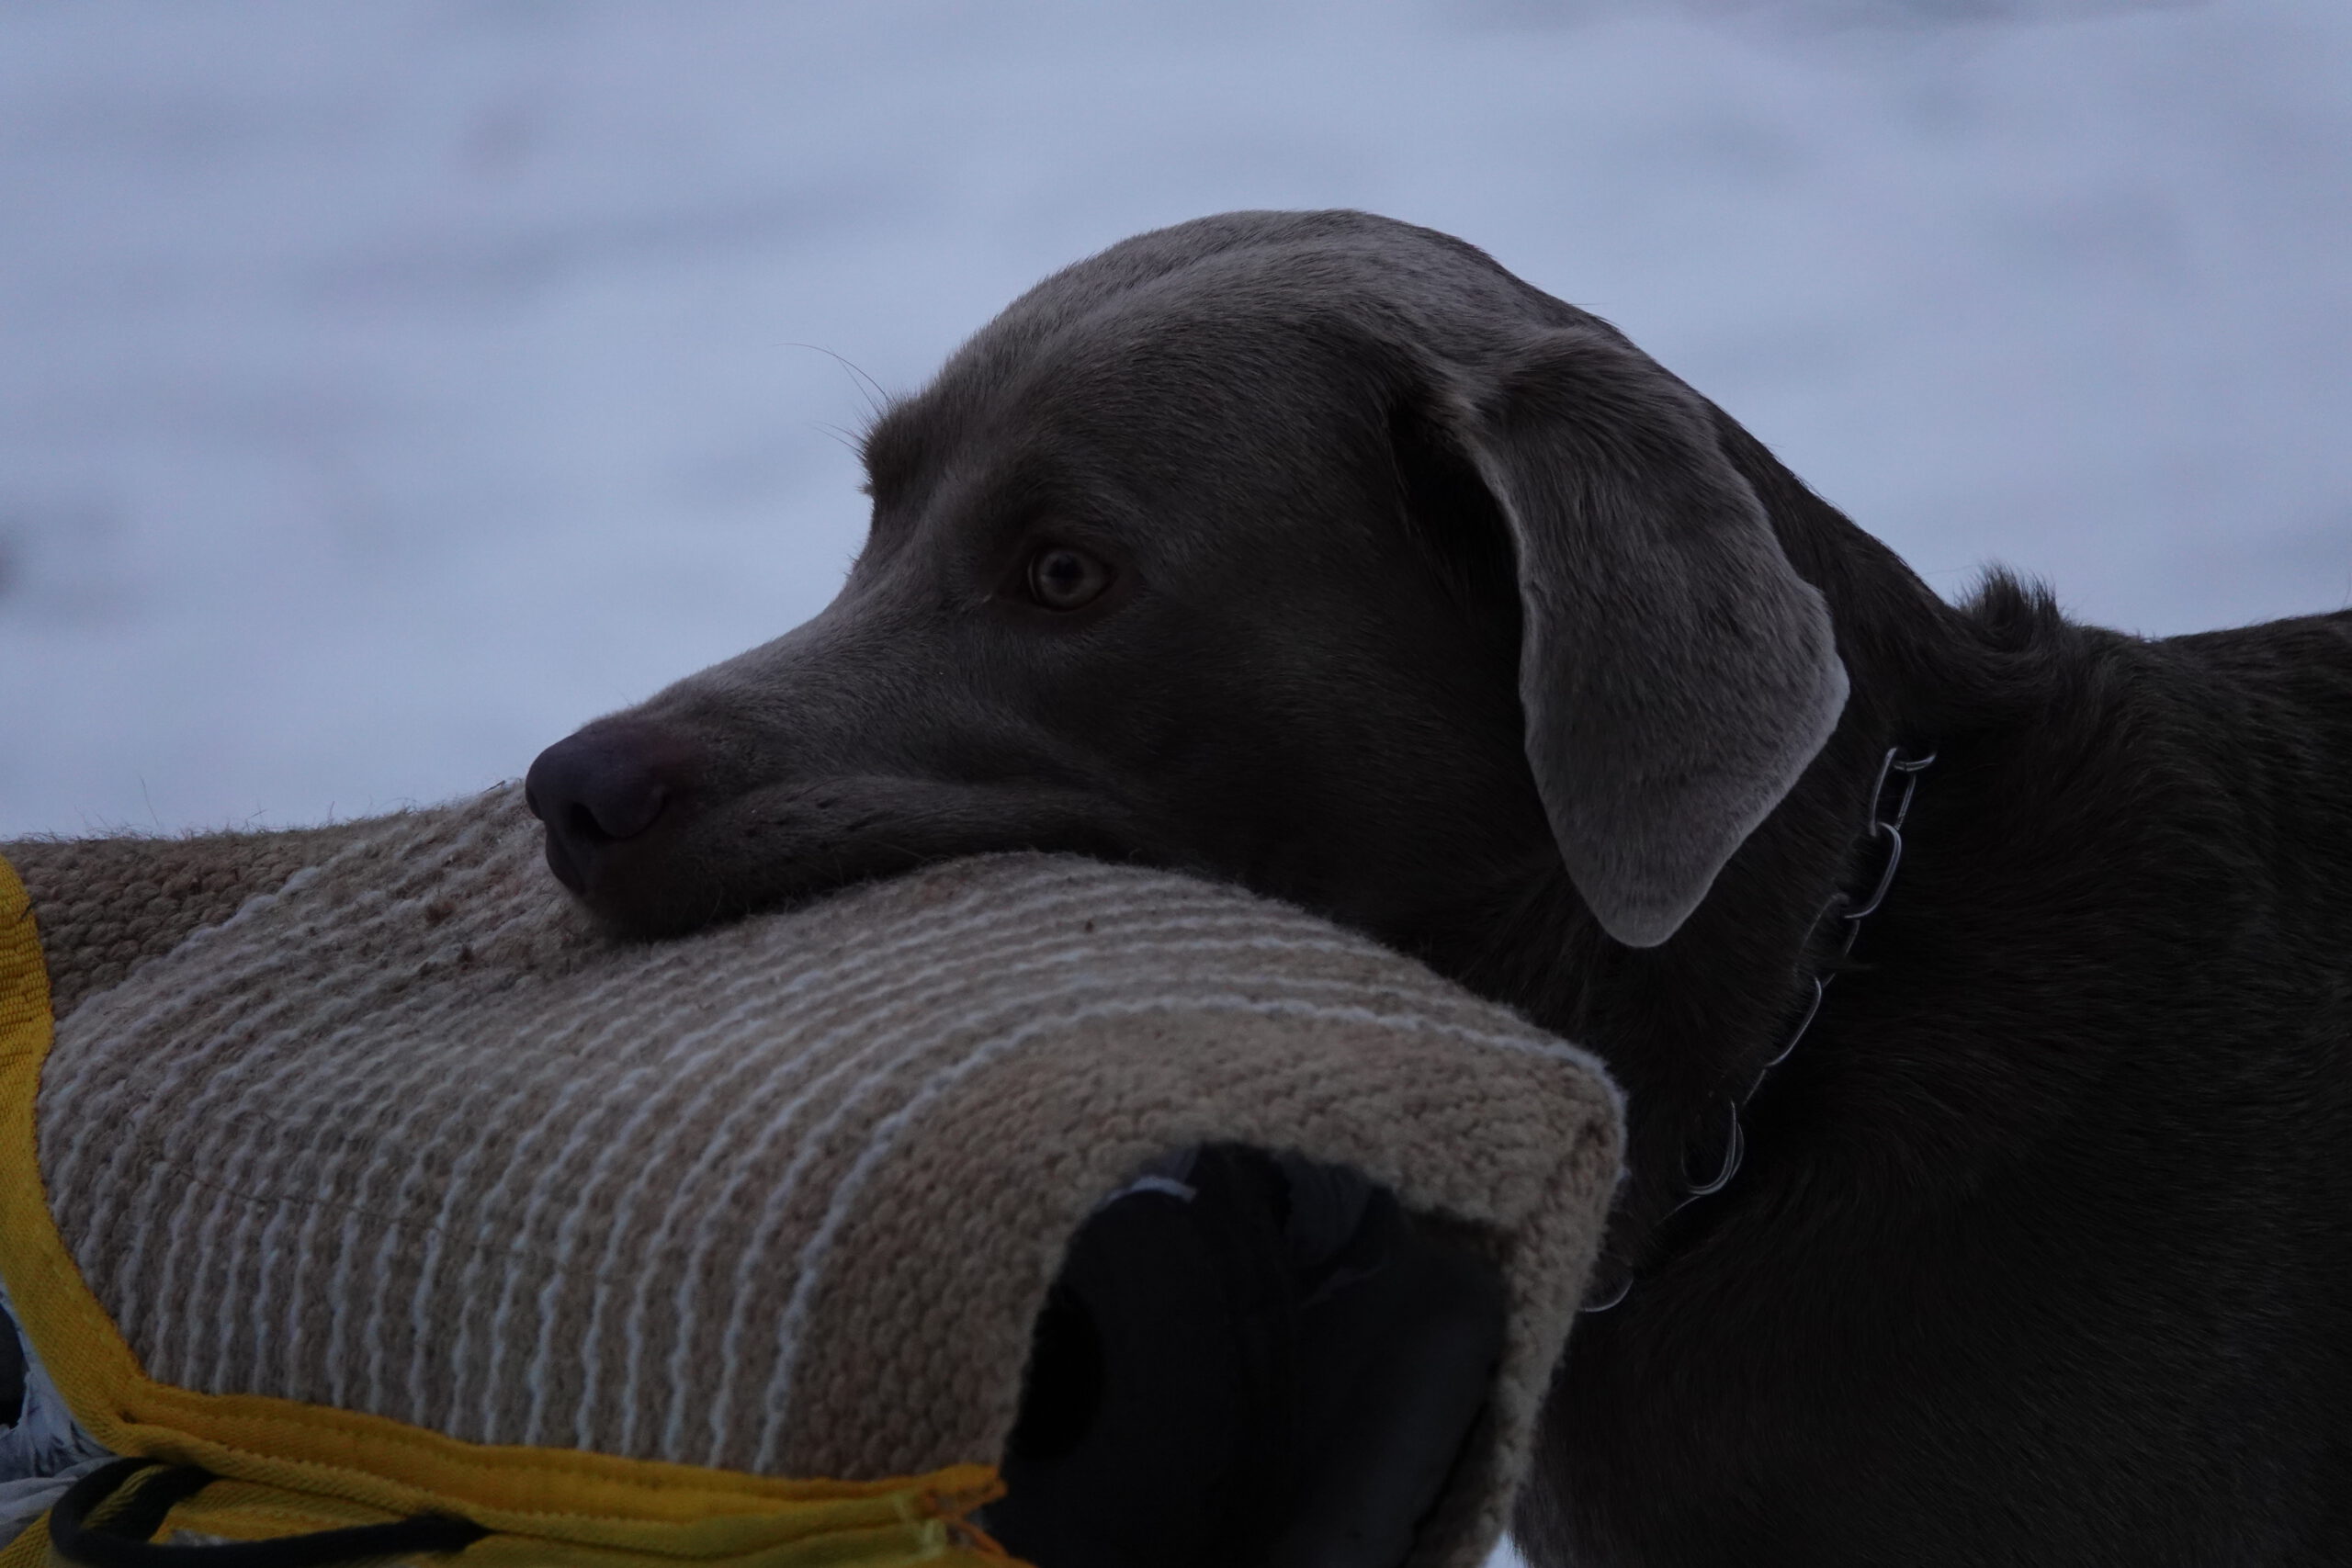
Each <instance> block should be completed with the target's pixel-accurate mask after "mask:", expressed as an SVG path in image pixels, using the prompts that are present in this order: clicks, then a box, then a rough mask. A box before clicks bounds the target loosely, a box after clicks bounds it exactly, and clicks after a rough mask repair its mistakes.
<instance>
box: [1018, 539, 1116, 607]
mask: <svg viewBox="0 0 2352 1568" xmlns="http://www.w3.org/2000/svg"><path fill="white" fill-rule="evenodd" d="M1110 586H1111V569H1110V568H1109V567H1107V566H1105V565H1103V563H1102V562H1101V561H1099V560H1096V559H1095V558H1093V557H1092V556H1090V555H1088V554H1087V553H1086V552H1085V551H1084V550H1073V549H1071V548H1070V547H1069V546H1067V545H1048V546H1046V547H1045V548H1044V549H1042V550H1039V551H1038V552H1037V553H1036V554H1035V556H1032V557H1031V558H1030V559H1029V596H1030V597H1031V598H1032V599H1035V601H1037V603H1038V604H1043V605H1044V606H1045V607H1046V609H1048V610H1076V609H1080V608H1083V607H1084V606H1086V605H1088V604H1092V603H1093V602H1094V601H1095V600H1097V599H1099V598H1101V597H1102V596H1103V590H1104V589H1106V588H1108V587H1110Z"/></svg>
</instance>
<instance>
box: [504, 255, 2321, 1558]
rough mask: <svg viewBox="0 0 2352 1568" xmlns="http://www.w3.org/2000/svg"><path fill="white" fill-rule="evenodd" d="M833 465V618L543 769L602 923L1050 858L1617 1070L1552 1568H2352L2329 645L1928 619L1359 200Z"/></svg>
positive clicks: (1487, 275)
mask: <svg viewBox="0 0 2352 1568" xmlns="http://www.w3.org/2000/svg"><path fill="white" fill-rule="evenodd" d="M864 456H865V464H866V468H867V471H868V474H869V476H870V483H869V485H868V487H867V488H868V491H869V493H870V494H871V497H872V501H873V521H872V530H871V534H870V536H869V538H868V540H867V543H866V545H865V549H864V551H863V553H862V554H861V555H860V556H859V558H858V559H857V561H856V563H855V565H854V568H853V569H852V570H851V571H850V573H849V576H848V579H847V581H846V583H845V585H844V586H843V588H842V591H841V593H840V596H839V597H838V598H837V599H836V600H835V601H834V602H833V603H832V604H831V606H830V607H828V608H827V609H826V610H824V611H823V612H822V613H821V614H820V615H818V616H817V617H816V618H815V619H813V620H811V621H809V622H808V623H807V624H806V625H804V626H800V627H799V628H798V629H797V630H795V631H792V632H790V633H789V634H787V635H786V636H784V637H780V638H778V639H777V640H776V641H775V642H772V643H769V644H767V645H766V646H764V647H762V648H759V649H754V650H752V651H751V652H749V653H746V654H744V655H742V656H741V657H740V658H737V659H734V660H729V661H728V662H726V663H722V664H720V665H718V666H716V667H715V668H713V669H710V670H708V671H704V672H702V673H701V674H698V675H695V676H693V677H691V678H689V679H687V680H685V681H683V682H679V683H678V684H676V685H674V686H673V687H671V688H670V689H668V690H667V691H664V692H662V693H661V694H659V695H657V696H655V697H653V698H652V699H651V700H650V701H648V702H646V703H645V704H643V705H640V706H638V707H635V708H632V709H629V710H628V711H626V712H623V713H620V714H617V715H615V716H610V717H607V718H605V719H601V720H598V721H597V722H595V723H594V724H591V725H589V726H588V727H587V728H584V729H582V731H580V732H579V733H578V734H576V735H574V736H572V737H571V738H570V739H566V740H563V741H560V742H559V743H558V744H557V745H555V746H554V747H552V748H550V749H549V750H548V751H547V752H545V753H544V754H542V755H541V756H540V758H539V759H538V761H537V762H536V763H535V764H534V766H533V767H532V769H531V771H530V774H529V778H528V780H527V786H528V790H529V795H530V798H531V801H532V803H533V806H534V808H535V809H536V810H537V813H538V814H539V816H540V817H541V818H544V820H545V822H546V824H547V840H548V859H549V862H550V864H551V865H552V867H553V869H554V870H555V872H556V874H558V875H559V876H560V877H561V878H562V880H563V881H564V882H565V883H566V884H568V885H569V886H571V888H573V889H574V890H575V891H576V892H577V894H578V895H579V897H581V898H582V900H584V901H585V903H586V904H587V906H588V907H589V908H591V909H592V910H593V911H594V913H595V914H596V915H597V916H598V918H599V919H602V920H603V921H605V923H606V924H607V925H609V926H610V927H611V928H612V929H613V930H614V931H616V932H619V933H623V934H627V935H632V936H641V937H655V936H660V935H663V934H666V933H672V932H677V931H687V930H691V929H693V928H695V927H696V926H699V925H702V924H704V923H706V922H708V921H712V920H717V919H726V918H729V917H731V916H735V915H739V914H741V913H743V912H745V911H749V910H753V909H758V908H763V907H767V906H771V905H775V904H777V903H781V902H786V901H789V900H792V899H796V898H799V897H806V896H808V895H811V894H814V893H817V892H820V891H821V890H825V889H829V888H831V887H834V886H840V885H842V884H843V883H846V882H850V881H853V880H855V879H859V878H865V877H870V876H876V875H881V874H888V873H891V872H894V871H898V870H900V869H903V868H906V867H909V866H912V865H915V864H918V863H923V862H926V861H930V860H933V859H936V858H939V857H944V856H951V855H959V854H965V853H969V852H980V851H991V850H1003V849H1012V848H1032V849H1040V850H1053V851H1070V852H1080V853H1083V854H1089V855H1096V856H1102V857H1106V858H1111V859H1115V860H1125V861H1135V862H1141V863H1151V864H1156V865H1161V866H1168V867H1174V868H1178V869H1181V870H1184V871H1189V872H1194V873H1198V874H1204V875H1207V876H1211V877H1217V878H1222V879H1227V880H1230V881H1238V882H1239V883H1241V884H1244V885H1246V886H1250V887H1251V888H1255V889H1258V890H1261V891H1262V892H1264V893H1267V894H1270V895H1272V896H1273V897H1278V898H1282V899H1286V900H1289V901H1291V902H1292V903H1295V904H1298V905H1303V906H1305V907H1306V908H1312V909H1316V910H1318V911H1321V912H1322V913H1324V914H1326V915H1328V916H1329V917H1331V918H1333V919H1337V920H1339V921H1341V922H1344V923H1346V924H1348V925H1351V926H1353V927H1356V928H1359V929H1361V930H1363V931H1367V932H1369V933H1371V934H1373V935H1374V936H1375V937H1377V938H1379V939H1380V940H1382V941H1383V942H1387V943H1388V944H1390V945H1392V946H1394V947H1396V948H1397V949H1399V950H1401V951H1403V952H1406V953H1412V954H1414V955H1416V956H1418V957H1419V958H1420V959H1422V960H1423V961H1425V962H1427V963H1428V964H1430V965H1432V966H1434V967H1435V968H1436V969H1438V970H1439V971H1441V972H1442V973H1444V974H1446V975H1448V976H1452V977H1453V978H1454V979H1456V980H1458V981H1460V982H1461V983H1463V984H1464V985H1465V986H1467V987H1471V988H1472V989H1474V990H1476V991H1479V992H1481V993H1484V994H1485V995H1487V996H1488V997H1492V998H1500V999H1501V1000H1503V1001H1505V1002H1507V1003H1509V1004H1510V1005H1512V1006H1514V1007H1516V1008H1517V1009H1519V1010H1521V1011H1522V1012H1524V1013H1525V1014H1526V1015H1527V1016H1528V1017H1530V1018H1532V1019H1533V1020H1535V1021H1538V1022H1540V1023H1542V1024H1544V1025H1545V1026H1547V1027H1549V1028H1551V1029H1553V1030H1555V1031H1557V1032H1559V1033H1561V1034H1563V1035H1566V1036H1567V1037H1569V1038H1572V1039H1574V1040H1577V1041H1578V1042H1579V1043H1583V1044H1584V1045H1586V1046H1588V1047H1589V1048H1590V1049H1592V1050H1594V1051H1595V1052H1596V1053H1598V1054H1599V1055H1600V1056H1601V1057H1602V1058H1603V1059H1604V1060H1605V1061H1606V1062H1607V1063H1608V1065H1609V1066H1610V1068H1611V1071H1612V1072H1613V1073H1614V1075H1615V1076H1616V1077H1617V1079H1618V1081H1619V1082H1620V1084H1621V1085H1622V1086H1623V1088H1624V1089H1625V1090H1626V1092H1627V1096H1628V1106H1629V1118H1630V1123H1629V1160H1628V1165H1629V1169H1628V1175H1627V1179H1626V1180H1625V1183H1624V1185H1623V1188H1622V1189H1621V1192H1620V1196H1619V1200H1618V1202H1617V1205H1616V1208H1615V1210H1614V1212H1613V1213H1612V1217H1611V1225H1610V1230H1609V1235H1608V1240H1607V1244H1606V1251H1605V1256H1604V1258H1603V1260H1602V1263H1601V1265H1600V1274H1601V1278H1600V1280H1599V1281H1598V1282H1597V1284H1596V1287H1595V1292H1594V1296H1593V1297H1592V1299H1591V1301H1590V1303H1589V1306H1588V1310H1587V1312H1586V1314H1584V1315H1583V1316H1582V1317H1581V1318H1580V1319H1579V1323H1578V1326H1577V1331H1576V1332H1575V1334H1574V1335H1573V1336H1572V1337H1571V1339H1570V1343H1569V1346H1568V1348H1567V1352H1566V1358H1565V1359H1564V1362H1563V1364H1562V1366H1561V1368H1560V1371H1559V1373H1558V1378H1557V1382H1556V1384H1555V1390H1554V1393H1553V1394H1552V1396H1551V1398H1550V1400H1549V1402H1548V1404H1547V1407H1546V1410H1545V1413H1544V1419H1543V1424H1542V1428H1541V1433H1540V1436H1539V1439H1538V1450H1537V1454H1536V1458H1535V1463H1534V1468H1533V1472H1532V1477H1531V1480H1530V1482H1529V1483H1528V1485H1527V1488H1526V1490H1525V1493H1524V1495H1523V1497H1522V1501H1521V1505H1520V1508H1519V1512H1518V1517H1517V1520H1516V1526H1515V1533H1516V1535H1517V1538H1518V1540H1519V1541H1520V1543H1521V1548H1522V1550H1523V1551H1525V1552H1526V1554H1527V1555H1528V1557H1529V1558H1530V1559H1531V1560H1532V1562H1536V1563H1539V1564H1569V1563H1576V1564H1591V1565H1611V1568H1617V1565H1623V1568H1636V1565H1638V1568H1663V1565H1668V1564H1674V1565H1700V1564H1740V1565H1743V1568H1767V1565H1771V1564H1791V1565H1795V1564H1804V1565H1807V1568H1826V1565H1833V1564H1857V1565H1859V1564H1889V1563H1902V1564H1955V1565H1957V1564H1970V1565H1977V1564H1987V1563H2029V1562H2030V1563H2064V1564H2094V1563H2116V1564H2131V1565H2133V1568H2149V1565H2154V1564H2165V1563H2177V1564H2199V1565H2210V1564H2222V1563H2230V1564H2266V1565H2268V1564H2313V1565H2316V1564H2323V1563H2325V1564H2337V1565H2340V1564H2343V1563H2346V1562H2352V615H2347V614H2344V613H2338V614H2334V615H2312V616H2309V617H2305V618H2301V619H2295V620H2287V621H2280V622H2277V623H2274V624H2270V625H2267V626H2255V627H2248V628H2245V629H2242V630H2234V631H2222V632H2212V633H2206V634H2201V635H2198V636H2193V637H2173V638H2167V639H2162V640H2145V639H2142V638H2139V637H2130V636H2125V635H2122V634H2120V633H2116V632H2111V631H2106V630H2101V629H2098V628H2095V627H2090V626H2081V625H2076V624H2073V623H2070V622H2069V621H2068V620H2066V619H2065V618H2064V616H2062V615H2060V613H2059V612H2058V611H2057V610H2056V608H2055V607H2054V605H2053V604H2052V600H2051V599H2050V598H2049V596H2048V595H2047V594H2046V592H2041V591H2040V590H2038V589H2034V588H2031V587H2029V586H2027V585H2024V584H2022V583H2020V582H2019V581H2016V580H2015V579H2013V578H2011V577H2009V576H2007V575H2004V574H2001V573H1998V572H1996V573H1994V574H1991V575H1990V576H1989V577H1988V578H1987V580H1986V581H1985V583H1984V585H1983V586H1982V588H1981V590H1980V591H1979V592H1976V593H1975V595H1974V596H1973V599H1972V600H1971V601H1970V602H1968V603H1966V604H1958V605H1955V604H1950V603H1947V602H1946V601H1944V600H1942V599H1941V598H1939V596H1938V595H1937V594H1936V593H1934V592H1931V591H1930V590H1929V589H1928V587H1927V586H1926V585H1925V584H1924V583H1923V582H1922V581H1920V580H1919V578H1917V576H1916V575H1914V574H1913V573H1912V572H1911V571H1910V570H1908V569H1907V568H1905V566H1904V565H1903V563H1902V562H1901V561H1900V560H1899V559H1897V558H1895V556H1894V554H1892V553H1891V552H1890V551H1889V550H1887V549H1886V548H1885V547H1883V546H1882V545H1881V544H1879V543H1878V542H1877V541H1876V540H1874V539H1873V538H1871V536H1869V535H1867V534H1865V533H1864V532H1862V531H1861V529H1860V528H1859V527H1857V526H1856V525H1854V524H1852V523H1851V522H1849V520H1848V519H1847V518H1846V517H1845V516H1843V515H1841V514H1840V513H1838V512H1837V511H1836V510H1834V509H1833V508H1832V507H1830V506H1829V505H1828V504H1827V503H1826V502H1823V501H1821V500H1820V499H1818V498H1816V497H1815V495H1814V494H1812V493H1811V492H1810V491H1808V490H1807V489H1806V488H1805V487H1804V485H1803V484H1802V483H1800V482H1799V481H1798V480H1797V479H1795V478H1794V477H1793V476H1792V474H1791V473H1790V472H1789V470H1788V469H1787V468H1784V467H1783V466H1782V465H1781V463H1780V462H1778V461H1777V460H1776V459H1775V458H1774V457H1772V456H1771V455H1770V453H1769V452H1767V451H1766V450H1765V449H1764V447H1763V446H1761V445H1759V444H1758V442H1757V441H1756V440H1755V439H1754V438H1753V437H1751V436H1750V435H1749V434H1747V432H1746V431H1744V430H1742V429H1741V428H1740V427H1739V426H1738V425H1737V424H1736V423H1734V422H1733V421H1732V420H1731V419H1730V418H1729V417H1728V416H1727V415H1725V414H1724V412H1722V411H1720V410H1718V409H1717V408H1715V407H1714V406H1713V405H1712V404H1711V403H1709V402H1708V401H1707V400H1705V399H1703V398H1702V397H1701V396H1699V395H1698V394H1697V393H1696V392H1694V391H1692V390H1691V389H1690V388H1688V387H1687V386H1685V385H1684V384H1683V383H1681V382H1680V381H1679V380H1677V379H1676V378H1674V377H1673V376H1671V375H1669V374H1668V372H1667V371H1666V370H1664V369H1663V368H1661V367H1659V366H1658V365H1657V364H1656V363H1655V362H1653V361H1652V360H1651V359H1649V358H1648V357H1647V356H1645V355H1643V354H1642V353H1641V352H1640V351H1639V350H1638V349H1636V348H1634V345H1633V344H1631V343H1630V342H1628V341H1627V340H1626V339H1625V338H1624V337H1623V336H1622V335H1621V334H1620V333H1617V332H1616V331H1615V330H1613V329H1612V328H1611V327H1610V326H1609V325H1607V324H1606V323H1605V322H1603V321H1600V320H1598V319H1596V318H1595V317H1593V316H1591V315H1589V314H1587V313H1586V312H1584V311H1582V310H1577V309H1576V308H1574V307H1571V306H1569V305H1566V304H1565V303H1562V302H1561V301H1559V300H1557V299H1553V298H1552V297H1550V296H1548V295H1546V294H1544V293H1543V292H1541V291H1539V290H1537V289H1535V288H1532V287H1531V286H1529V285H1528V284H1526V283H1524V282H1521V280H1520V279H1518V278H1517V277H1515V276H1512V275H1510V273H1508V272H1506V271H1505V270H1504V269H1503V268H1501V267H1500V266H1499V265H1497V264H1496V263H1494V262H1493V261H1492V260H1490V259H1489V258H1488V257H1487V255H1485V254H1483V253H1481V252H1480V251H1478V250H1476V249H1475V248H1474V247H1472V246H1470V245H1469V244H1466V243H1463V242H1461V241H1458V240H1455V239H1452V238H1449V237H1447V236H1445V235H1442V234H1439V233H1435V232H1432V231H1428V230H1425V229H1419V228H1415V227H1411V226H1408V225H1406V224H1403V223H1399V222H1396V221H1391V220H1384V219H1380V218H1376V217H1372V216H1368V215H1365V214H1361V213H1352V212H1253V213H1251V212H1245V213H1234V214H1228V215H1226V216H1222V217H1215V218H1208V219H1204V220H1198V221H1195V222H1191V223H1185V224H1181V225H1178V226H1176V227H1173V228H1170V229H1164V230H1160V231H1156V232H1152V233H1148V234H1144V235H1141V236H1139V237H1137V238H1135V239H1132V240H1128V241H1126V242H1125V243H1120V244H1117V245H1114V246H1113V247H1111V248H1110V249H1109V250H1106V251H1104V252H1103V253H1102V254H1099V255H1096V256H1093V257H1091V259H1088V260H1086V261H1083V262H1080V263H1079V264H1077V265H1073V266H1071V267H1069V269H1067V270H1065V271H1063V272H1060V273H1058V274H1056V275H1055V276H1052V277H1049V278H1047V279H1046V281H1045V282H1043V283H1041V284H1039V285H1038V286H1037V287H1036V288H1034V289H1032V290H1031V291H1030V292H1029V293H1027V294H1026V295H1024V296H1023V297H1022V298H1021V299H1019V300H1017V301H1015V302H1014V303H1013V304H1012V306H1011V307H1010V308H1009V309H1007V310H1005V311H1004V313H1003V314H1002V315H1001V316H1000V317H998V318H997V319H996V321H994V322H992V323H991V324H990V325H989V326H988V327H987V328H986V329H985V330H983V331H982V332H981V333H979V334H978V336H976V337H975V338H973V339H972V340H971V341H970V342H969V343H967V344H965V345H964V346H963V347H962V348H961V349H960V350H958V351H957V352H956V355H954V356H953V357H952V358H951V359H950V360H949V361H948V363H947V365H946V367H944V370H943V371H942V372H941V374H940V375H939V377H938V378H937V379H936V380H935V381H934V382H933V384H932V385H931V386H930V387H929V388H927V389H924V390H923V391H922V392H920V393H919V394H917V395H915V396H912V397H910V398H908V399H906V400H903V401H900V402H899V403H897V404H896V405H895V406H892V407H891V408H889V409H888V411H887V412H884V413H883V414H882V415H881V416H880V418H879V419H878V420H877V422H876V423H875V424H874V426H873V428H872V430H871V432H870V434H869V435H868V437H867V439H866V441H865V448H864ZM1985 460H1986V461H1987V462H1998V461H1999V454H1997V453H1987V454H1986V455H1985ZM1865 912H1867V919H1860V918H1856V917H1860V916H1861V915H1863V914H1864V913H1865Z"/></svg>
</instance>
